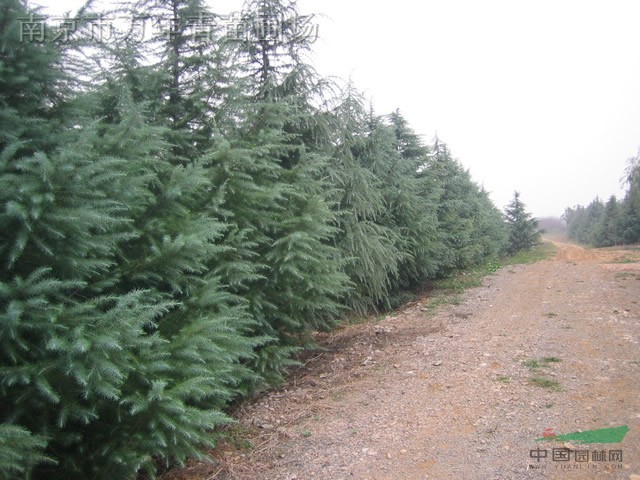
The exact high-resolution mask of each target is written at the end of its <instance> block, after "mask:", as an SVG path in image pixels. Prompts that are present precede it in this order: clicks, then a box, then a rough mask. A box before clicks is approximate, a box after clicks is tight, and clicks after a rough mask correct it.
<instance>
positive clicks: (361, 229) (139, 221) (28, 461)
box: [0, 0, 507, 480]
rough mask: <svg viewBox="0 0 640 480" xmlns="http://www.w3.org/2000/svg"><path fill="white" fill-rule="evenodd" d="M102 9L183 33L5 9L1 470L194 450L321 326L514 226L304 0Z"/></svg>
mask: <svg viewBox="0 0 640 480" xmlns="http://www.w3.org/2000/svg"><path fill="white" fill-rule="evenodd" d="M34 13H35V17H34V16H33V15H34ZM103 14H104V16H103V17H102V19H103V20H104V18H110V16H113V17H114V18H115V17H116V16H117V17H120V18H121V17H123V16H124V17H126V18H130V19H133V18H138V19H143V20H144V19H146V20H153V19H169V20H171V21H170V22H167V25H170V30H165V31H158V32H157V34H154V35H152V36H147V37H145V38H134V36H132V35H130V36H121V37H118V38H110V39H108V41H106V39H97V38H96V37H95V36H92V37H89V36H88V35H87V32H89V31H91V30H92V29H93V28H94V27H95V22H96V21H97V20H98V17H94V16H91V14H90V13H89V11H88V10H82V11H81V12H79V13H78V16H77V17H75V16H74V18H73V19H69V20H73V25H74V30H73V31H72V32H68V31H67V32H62V31H61V30H59V29H56V25H54V23H48V24H46V26H47V30H46V32H45V35H44V38H34V37H33V30H25V23H26V20H25V19H29V21H30V22H33V21H34V19H35V20H38V18H39V17H38V15H37V12H33V11H32V10H30V9H29V7H28V6H27V5H25V4H24V3H23V2H22V0H5V1H3V2H2V4H1V5H0V262H1V264H2V267H1V270H0V402H1V405H2V408H1V409H0V420H1V423H0V478H6V479H8V478H27V477H32V478H47V479H67V480H68V479H73V478H77V479H87V478H94V479H100V478H108V479H109V480H118V479H129V478H132V477H134V476H135V475H136V473H138V472H147V473H148V474H149V475H153V474H154V472H156V470H157V468H158V466H159V465H166V464H168V463H171V462H175V461H178V462H182V461H184V460H185V459H186V458H187V457H189V456H198V455H199V451H200V449H201V448H202V447H203V446H207V445H212V444H213V443H214V442H215V433H214V431H215V430H214V429H215V427H217V426H220V425H222V424H225V423H227V422H229V418H228V417H227V416H226V415H225V414H224V409H225V406H226V405H228V403H229V402H230V401H232V400H233V399H235V398H237V397H238V396H242V395H246V394H247V393H249V392H251V391H252V390H254V389H255V388H256V387H257V386H259V385H264V384H265V383H269V382H277V381H278V380H279V379H280V378H281V376H282V374H283V372H285V371H286V368H287V367H288V366H289V365H291V363H292V356H293V354H295V352H296V351H298V350H299V349H300V348H301V347H304V346H305V344H306V342H309V339H310V332H313V331H315V330H319V329H326V328H330V327H331V326H332V325H334V324H335V322H336V320H337V319H338V318H339V317H340V315H342V314H344V312H345V311H349V310H351V311H353V310H356V311H367V310H371V309H384V308H388V307H391V306H393V305H394V303H395V302H396V301H397V298H399V297H400V296H401V292H403V291H405V290H406V289H409V288H412V287H414V286H416V285H419V284H421V283H423V282H425V281H426V280H428V279H432V278H435V277H439V276H445V275H448V274H450V273H452V272H455V271H456V270H459V269H462V268H465V267H469V266H472V265H475V264H478V263H480V262H482V261H483V260H485V259H487V258H489V257H492V256H495V255H497V254H498V253H499V252H501V251H502V250H503V249H504V247H505V243H506V241H507V232H506V229H505V226H504V222H503V218H502V214H501V213H500V211H499V210H498V209H496V208H495V207H494V205H493V204H492V203H491V201H490V200H489V198H488V195H487V193H486V192H485V191H483V189H481V188H479V187H478V186H477V185H476V184H475V183H474V182H473V181H472V180H471V178H470V175H469V173H468V172H467V171H466V170H465V169H463V168H462V167H461V165H460V164H459V163H458V162H457V161H456V160H455V159H453V157H452V156H451V153H450V151H449V149H448V148H447V146H446V145H445V144H443V143H441V142H435V144H434V145H433V146H430V147H427V146H425V145H424V144H423V143H422V142H421V140H420V138H419V137H418V136H417V135H416V134H415V133H414V132H413V131H412V129H411V128H410V127H409V125H408V124H407V122H406V120H405V119H404V118H403V117H402V115H401V114H400V113H398V112H395V113H392V114H390V115H378V114H375V113H374V112H372V111H371V109H370V108H369V107H368V106H367V104H366V102H365V101H364V99H363V98H362V96H361V95H360V94H359V93H358V92H357V90H356V89H355V88H354V87H353V86H352V85H350V84H347V85H343V86H340V87H339V86H338V84H337V82H335V81H330V80H328V79H325V78H321V77H319V76H318V75H316V74H315V73H314V71H313V69H312V68H311V66H310V63H309V61H308V59H307V57H306V55H307V54H308V52H309V50H310V48H311V44H312V40H313V39H312V38H310V37H309V36H307V35H302V34H301V25H305V24H308V22H309V21H310V20H311V19H310V18H309V17H301V16H300V15H299V14H298V12H297V10H296V7H295V5H294V4H292V3H289V2H287V1H286V0H260V1H258V0H255V1H249V2H248V4H247V5H246V6H245V8H244V10H243V13H242V15H241V17H239V18H240V19H241V22H242V24H243V26H244V28H243V31H242V35H229V29H228V28H226V27H228V25H226V24H225V22H224V21H223V19H222V18H221V17H219V16H216V15H215V13H214V12H210V11H209V10H208V9H207V6H206V5H205V4H204V2H203V1H201V0H139V1H136V2H131V3H130V4H127V5H124V6H122V7H121V10H119V11H118V12H103ZM194 19H200V20H198V21H199V22H204V21H205V20H203V19H208V20H207V23H206V26H207V31H206V34H207V35H206V38H203V37H202V36H199V35H195V34H194V30H193V29H194ZM236 20H237V19H236ZM265 22H270V25H271V26H273V24H274V23H275V24H276V26H277V29H276V30H277V32H276V33H277V34H273V32H270V31H269V30H268V29H266V28H265V26H266V23H265ZM70 23H71V22H68V23H67V24H65V28H69V24H70ZM157 23H159V22H157ZM58 24H60V22H58ZM202 25H203V24H201V25H199V26H200V27H202ZM29 32H30V33H29ZM26 33H29V35H30V36H28V37H26ZM63 34H64V35H63ZM99 40H104V41H99ZM425 114H426V115H428V112H425Z"/></svg>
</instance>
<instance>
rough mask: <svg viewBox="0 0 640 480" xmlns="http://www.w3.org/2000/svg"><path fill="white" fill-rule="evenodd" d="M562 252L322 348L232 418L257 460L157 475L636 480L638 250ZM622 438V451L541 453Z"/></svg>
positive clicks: (224, 454) (228, 457)
mask: <svg viewBox="0 0 640 480" xmlns="http://www.w3.org/2000/svg"><path fill="white" fill-rule="evenodd" d="M556 246H557V255H556V257H555V258H554V259H551V260H545V261H542V262H539V263H536V264H533V265H519V266H514V267H506V268H503V269H501V270H500V271H499V272H497V273H496V274H494V275H492V276H490V277H487V278H486V279H485V281H484V284H483V286H482V287H479V288H475V289H472V290H468V291H467V292H465V294H464V298H463V301H462V302H461V303H460V304H459V305H456V306H445V307H442V308H441V309H440V310H438V311H437V313H436V314H435V315H433V313H432V312H426V311H425V310H427V308H425V305H426V303H427V302H428V299H427V298H425V299H423V300H422V301H421V302H418V303H413V304H410V305H408V306H406V308H405V309H403V310H402V311H400V312H398V314H397V315H395V316H389V317H387V318H386V319H384V320H382V321H379V322H375V323H371V324H364V325H362V324H361V325H355V326H351V327H346V328H343V329H340V330H338V331H337V332H335V333H333V334H331V335H330V336H328V337H326V338H324V339H323V343H324V344H325V345H326V346H327V351H325V352H318V353H317V354H316V356H315V357H313V358H310V359H309V360H308V364H307V367H306V368H305V369H302V370H301V371H300V372H299V373H298V374H297V375H294V377H293V378H292V380H291V382H290V383H289V384H288V385H286V387H285V388H283V389H281V390H278V391H276V392H272V393H270V394H268V395H265V396H263V397H262V398H261V399H259V400H258V401H257V402H255V403H254V404H251V405H247V406H245V407H243V410H242V411H241V412H239V415H240V418H241V424H242V425H244V427H245V429H246V431H247V432H254V433H253V434H251V435H249V436H248V439H249V441H250V442H251V443H252V444H253V446H252V447H251V448H242V447H243V442H246V440H245V439H244V437H243V438H241V439H238V440H237V441H235V442H228V443H225V444H224V445H222V446H221V447H220V448H218V449H217V450H216V451H215V452H214V453H213V456H214V458H215V463H214V464H212V465H206V464H202V463H194V464H193V465H190V466H189V468H186V469H184V470H181V471H175V472H172V473H170V474H169V475H167V476H166V477H165V478H166V479H169V478H171V479H178V478H180V479H196V478H197V479H234V480H241V479H242V480H244V479H247V480H248V479H251V480H259V479H265V480H268V479H273V480H275V479H282V480H293V479H298V480H302V479H310V478H318V479H328V480H338V479H361V480H364V479H371V480H374V479H375V480H387V479H389V480H403V479H437V480H440V479H460V480H463V479H464V480H491V479H529V478H531V479H537V478H551V479H567V478H568V479H573V478H575V479H630V478H631V479H634V480H639V479H640V476H638V477H636V475H640V346H639V342H640V305H639V304H638V301H640V263H638V262H639V261H640V250H635V251H631V250H630V251H623V250H611V249H606V250H590V249H587V250H585V249H582V248H580V247H577V246H573V245H569V244H562V243H558V244H557V245H556ZM620 426H628V427H629V432H628V433H627V435H626V437H625V438H624V440H623V441H622V443H615V444H586V445H581V444H578V443H576V442H572V441H568V442H567V441H564V442H563V441H556V442H551V441H545V442H537V441H536V439H538V438H540V437H543V434H544V435H551V434H568V433H572V432H577V431H585V430H593V429H603V428H612V427H620ZM245 446H247V445H245ZM554 448H555V449H556V451H555V452H554V450H553V449H554ZM560 449H564V450H560ZM543 452H546V453H543ZM545 454H546V455H547V457H546V458H545V457H544V455H545ZM556 454H557V457H556V458H554V455H556ZM585 454H586V457H585ZM567 455H568V461H564V460H565V459H567ZM576 455H578V457H576ZM585 458H586V461H585ZM577 459H579V460H582V461H576V460H577Z"/></svg>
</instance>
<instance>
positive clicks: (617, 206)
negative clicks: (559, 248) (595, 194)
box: [564, 153, 640, 247]
mask: <svg viewBox="0 0 640 480" xmlns="http://www.w3.org/2000/svg"><path fill="white" fill-rule="evenodd" d="M625 182H626V185H627V192H626V194H625V197H624V199H622V200H618V199H617V198H616V197H615V196H611V197H610V198H609V200H608V201H607V202H606V203H603V201H602V200H601V199H600V198H595V199H594V200H593V201H592V202H591V203H590V204H589V205H587V206H586V207H584V206H581V205H578V206H575V207H573V208H567V209H566V211H565V213H564V219H565V221H566V222H567V233H568V235H569V238H571V239H573V240H576V241H578V242H580V243H584V244H588V245H593V246H594V247H610V246H614V245H624V244H630V243H637V242H639V241H640V153H639V154H638V155H636V156H635V157H632V158H630V159H629V161H628V167H627V171H626V175H625Z"/></svg>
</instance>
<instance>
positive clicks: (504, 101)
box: [33, 0, 640, 216]
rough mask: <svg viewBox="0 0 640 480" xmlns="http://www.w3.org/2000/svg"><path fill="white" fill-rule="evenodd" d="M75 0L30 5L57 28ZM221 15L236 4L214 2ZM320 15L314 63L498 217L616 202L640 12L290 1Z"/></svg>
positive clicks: (493, 2) (549, 2) (635, 113)
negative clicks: (414, 137)
mask: <svg viewBox="0 0 640 480" xmlns="http://www.w3.org/2000/svg"><path fill="white" fill-rule="evenodd" d="M81 3H82V2H80V1H77V0H34V1H33V4H39V5H51V6H52V7H51V10H50V12H51V13H52V14H58V13H60V12H62V11H65V10H73V9H74V8H75V7H77V5H79V4H81ZM209 3H210V5H211V6H212V7H213V10H214V11H216V12H220V13H228V12H230V11H237V10H239V9H240V7H241V5H242V1H241V0H224V1H223V0H220V1H214V0H209ZM298 5H299V7H300V12H301V13H303V14H308V13H317V14H322V15H323V16H319V17H318V18H317V21H318V23H319V25H320V26H319V34H320V39H319V40H318V41H317V42H316V43H315V47H316V49H315V53H314V55H313V57H312V59H313V61H314V63H315V65H316V68H317V69H318V70H319V72H320V73H321V74H323V75H332V76H338V77H342V78H351V79H352V80H353V82H354V83H355V85H356V87H357V88H359V89H360V90H362V91H364V93H365V95H366V97H367V98H370V99H371V101H372V102H373V105H374V107H375V109H376V111H377V112H378V113H389V112H391V111H393V110H395V109H396V108H399V109H400V111H401V112H402V113H403V114H404V116H405V117H406V118H407V119H408V120H409V122H410V123H411V125H412V126H413V128H414V129H415V130H416V131H417V132H418V133H419V134H421V135H423V138H424V139H425V141H431V139H432V138H433V137H434V135H435V134H436V133H437V135H438V136H439V137H440V139H441V140H443V141H445V142H447V143H448V144H449V147H450V148H451V150H452V152H453V154H454V155H455V156H456V157H457V158H458V159H459V160H460V161H461V162H462V164H463V165H464V166H465V167H467V168H469V169H470V170H471V173H472V175H473V178H474V179H475V180H476V181H477V182H478V183H480V184H483V185H484V186H485V188H486V189H487V190H489V191H490V192H491V196H492V198H493V200H494V201H495V203H496V205H497V206H498V207H500V208H503V207H504V206H505V205H506V204H507V203H508V202H509V200H510V199H511V197H512V195H513V191H514V190H518V191H520V192H521V193H522V199H523V200H524V202H525V203H526V204H527V206H528V208H529V210H531V211H532V212H533V213H534V215H537V216H546V215H560V214H561V213H562V212H563V211H564V209H565V207H567V206H573V205H575V204H586V203H588V202H590V201H591V200H592V199H593V198H594V197H595V196H596V195H599V196H600V197H601V198H603V199H605V200H606V199H607V198H608V197H609V196H610V195H612V194H616V195H619V196H621V195H622V194H623V189H622V188H621V186H620V178H621V177H622V175H623V173H624V169H625V165H626V160H627V159H628V158H629V157H631V156H633V155H635V154H636V152H637V151H638V147H639V146H640V35H639V34H638V19H640V2H639V1H637V0H624V1H623V0H597V1H594V0H592V1H589V0H529V1H522V0H483V1H481V2H480V1H477V0H423V1H421V2H415V1H412V0H395V1H393V2H372V1H370V0H369V1H364V0H351V1H345V0H298Z"/></svg>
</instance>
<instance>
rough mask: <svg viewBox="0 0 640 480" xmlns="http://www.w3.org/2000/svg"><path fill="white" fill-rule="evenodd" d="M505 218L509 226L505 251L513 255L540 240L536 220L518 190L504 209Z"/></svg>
mask: <svg viewBox="0 0 640 480" xmlns="http://www.w3.org/2000/svg"><path fill="white" fill-rule="evenodd" d="M505 219H506V222H507V227H508V228H509V244H508V246H507V253H509V254H511V255H513V254H514V253H517V252H520V251H523V250H528V249H530V248H531V247H533V246H534V245H535V244H536V243H538V242H539V241H540V230H539V229H538V221H537V220H536V219H535V218H532V217H531V214H530V213H529V212H527V210H526V206H525V204H524V203H523V202H522V200H520V193H519V192H515V193H514V194H513V200H511V203H509V205H508V206H507V208H506V210H505Z"/></svg>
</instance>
